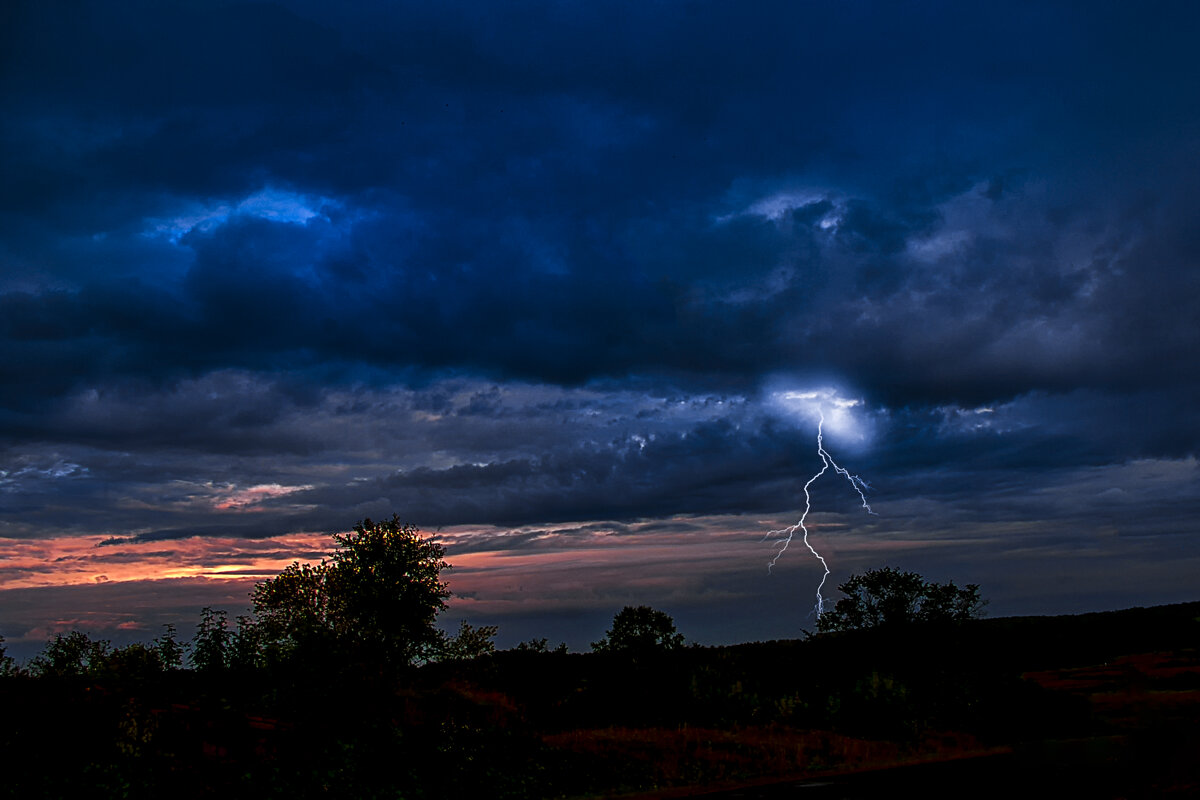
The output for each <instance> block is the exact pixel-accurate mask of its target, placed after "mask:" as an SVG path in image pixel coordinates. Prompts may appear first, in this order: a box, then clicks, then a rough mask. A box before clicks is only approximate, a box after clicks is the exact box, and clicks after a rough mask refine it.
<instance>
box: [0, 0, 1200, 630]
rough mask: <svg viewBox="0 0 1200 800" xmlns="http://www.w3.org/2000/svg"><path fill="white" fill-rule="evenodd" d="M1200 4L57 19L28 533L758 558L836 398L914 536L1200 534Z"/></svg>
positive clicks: (859, 457)
mask: <svg viewBox="0 0 1200 800" xmlns="http://www.w3.org/2000/svg"><path fill="white" fill-rule="evenodd" d="M1196 17H1197V12H1195V11H1193V10H1191V9H1186V8H1180V7H1179V6H1178V4H1165V5H1162V6H1153V7H1144V6H1139V7H1138V8H1137V9H1135V8H1133V7H1132V6H1130V5H1127V4H1106V5H1103V6H1099V7H1098V6H1096V5H1095V4H1081V3H1043V4H1038V5H1037V6H1036V7H1033V6H1029V7H1005V8H1000V7H996V8H989V9H979V8H974V7H971V6H964V5H962V4H954V3H942V2H931V3H923V4H918V5H917V6H905V7H904V8H900V7H893V6H892V5H891V4H885V3H860V4H849V5H847V4H832V5H824V6H822V5H818V4H804V3H800V4H798V3H756V4H753V5H752V6H750V7H745V8H743V7H736V8H735V7H733V6H728V5H726V4H718V3H705V2H679V3H663V4H649V5H644V6H621V5H616V4H591V5H588V6H586V7H585V6H579V5H577V4H555V3H543V2H527V3H526V2H521V3H506V4H503V5H499V6H497V5H493V4H473V3H450V4H436V5H433V6H430V5H429V4H416V3H386V4H385V3H378V4H375V3H359V4H355V5H354V8H353V9H344V8H334V7H332V6H328V5H327V4H321V3H310V2H306V1H305V0H295V1H294V2H283V3H254V2H250V3H233V2H229V3H224V2H223V3H207V2H206V3H199V2H197V3H191V2H186V3H172V4H161V3H148V2H147V3H140V2H138V3H127V4H122V6H121V7H120V8H112V7H111V6H110V5H109V4H100V3H89V2H81V3H71V4H63V3H53V2H51V3H37V4H32V3H29V4H18V5H17V6H16V7H15V8H14V9H13V10H11V11H9V12H7V13H6V17H5V20H4V24H3V25H2V26H0V27H2V28H3V29H4V31H5V33H4V34H3V36H4V40H3V42H2V43H0V44H2V47H0V50H2V51H3V53H4V56H3V61H2V62H0V97H3V98H4V99H3V100H2V101H0V120H2V121H0V145H2V146H0V187H3V188H2V189H0V537H5V539H7V540H11V541H13V542H20V541H27V540H40V539H49V538H54V537H59V536H92V537H99V538H100V539H102V540H111V541H112V542H115V543H118V544H112V545H108V546H109V547H125V546H133V545H134V544H135V543H147V544H148V543H151V542H155V543H158V544H156V545H154V546H156V547H157V546H160V545H162V543H164V542H183V541H187V540H191V539H196V538H198V539H199V540H205V541H207V540H209V539H222V540H223V539H225V538H230V537H232V538H233V539H245V540H251V539H263V538H269V537H276V536H286V535H291V534H297V533H322V532H329V531H333V530H339V529H344V528H346V527H347V526H348V525H349V524H351V523H352V522H354V521H355V520H357V519H361V518H362V517H364V516H375V517H380V516H387V515H389V514H390V513H391V512H392V511H393V510H395V511H397V512H399V513H401V515H402V516H404V517H406V518H407V519H411V520H413V521H415V522H418V523H420V524H422V525H424V526H427V527H430V528H435V527H438V526H464V525H470V526H477V528H478V529H479V530H480V531H491V530H493V526H495V530H507V531H522V530H526V529H528V528H530V526H533V528H535V529H537V530H541V528H540V527H538V526H546V525H551V526H552V525H558V524H568V523H569V524H573V525H586V524H590V523H594V522H597V521H598V522H600V523H603V524H606V525H628V524H636V525H649V524H652V522H653V521H654V520H663V519H677V518H679V517H681V516H684V517H687V516H695V517H696V518H697V519H717V518H720V519H726V520H727V519H731V518H733V517H731V516H729V515H745V516H746V522H747V524H746V526H745V527H747V528H752V529H754V530H752V531H750V532H749V535H751V536H753V535H754V533H755V532H756V531H757V527H756V526H757V525H758V522H759V521H765V520H764V519H763V518H764V516H765V517H769V518H771V519H772V520H775V521H777V522H786V521H787V519H788V517H789V516H790V515H791V514H793V513H794V512H795V510H796V509H797V492H798V487H799V486H800V485H802V483H803V480H804V479H805V478H806V477H807V476H808V475H809V474H811V471H812V467H813V459H814V457H815V452H814V442H813V435H814V433H815V431H814V424H813V420H812V419H811V418H805V417H804V416H803V415H794V414H788V413H787V411H786V409H782V408H781V407H780V406H779V404H778V403H777V402H776V399H777V397H778V396H779V394H780V393H781V392H783V393H786V392H788V391H801V392H803V391H814V390H824V389H829V390H831V391H835V392H837V393H838V396H841V397H845V398H852V399H856V400H858V401H860V405H858V406H856V407H855V409H854V412H855V416H854V419H853V420H852V424H849V425H848V426H847V427H846V428H845V430H844V431H842V432H841V434H840V438H839V434H838V433H836V432H834V431H831V432H830V436H831V439H830V442H831V445H830V446H831V447H838V448H841V449H840V450H838V453H839V454H841V455H843V456H844V458H842V460H843V461H847V462H851V465H852V466H853V467H854V469H855V470H856V471H859V472H861V473H863V474H864V475H866V476H867V477H869V478H870V479H871V480H872V482H873V484H874V485H875V487H876V491H877V492H878V496H877V499H876V501H874V502H876V503H877V510H881V511H882V510H884V509H888V508H891V510H892V513H891V515H890V516H888V517H887V519H889V520H890V522H888V523H887V524H886V525H885V524H884V523H883V522H880V521H878V520H875V519H874V518H872V519H871V520H870V521H868V522H863V523H862V525H864V526H866V528H864V529H869V530H870V531H872V532H874V533H875V534H876V535H877V536H879V537H884V535H885V533H886V529H889V527H888V526H890V529H891V530H905V531H914V530H916V529H917V528H919V527H922V526H924V527H926V528H927V529H928V530H929V531H938V532H939V533H938V534H937V535H938V536H949V535H951V534H953V535H954V536H962V537H966V538H972V537H977V536H982V535H983V534H982V533H979V532H980V531H985V530H989V527H988V526H989V525H993V524H1000V523H1001V522H1004V523H1007V522H1012V523H1013V524H1016V523H1017V522H1018V521H1020V520H1022V519H1023V520H1025V521H1026V522H1028V523H1029V524H1030V526H1031V528H1030V530H1032V531H1035V532H1036V536H1034V534H1033V533H1031V534H1030V536H1034V540H1036V542H1038V543H1045V542H1050V541H1058V539H1056V538H1054V537H1052V536H1051V535H1050V534H1049V533H1048V531H1049V530H1050V529H1051V528H1053V526H1054V525H1055V524H1060V523H1061V526H1062V531H1063V534H1062V535H1063V536H1064V537H1066V539H1064V541H1071V542H1076V543H1079V542H1086V541H1091V539H1089V537H1091V536H1093V535H1097V533H1096V532H1098V531H1118V532H1119V535H1120V536H1136V535H1139V534H1144V535H1149V534H1153V535H1155V536H1163V537H1165V538H1164V539H1163V542H1164V543H1163V544H1162V545H1161V547H1162V548H1164V549H1165V550H1170V549H1171V548H1176V547H1179V548H1184V549H1185V550H1184V551H1180V552H1181V553H1182V552H1185V551H1186V552H1187V553H1190V552H1192V551H1191V550H1190V549H1187V548H1193V547H1194V545H1193V544H1192V542H1193V541H1194V539H1195V529H1194V522H1193V521H1194V519H1195V518H1196V517H1195V511H1196V510H1197V508H1196V507H1197V503H1198V497H1200V493H1198V492H1197V488H1198V483H1197V470H1196V464H1195V455H1196V451H1197V441H1198V437H1200V428H1198V425H1197V422H1196V420H1195V414H1194V408H1195V407H1196V404H1197V401H1198V400H1200V372H1197V371H1196V370H1195V369H1194V368H1192V363H1193V362H1194V360H1195V355H1196V353H1197V352H1200V328H1197V326H1196V325H1195V317H1196V312H1197V309H1198V308H1200V270H1198V266H1200V238H1198V237H1197V234H1196V231H1195V225H1194V221H1195V219H1197V217H1200V206H1198V203H1200V201H1198V200H1197V198H1198V197H1200V192H1197V191H1196V189H1197V175H1198V174H1200V173H1198V167H1200V158H1198V156H1200V152H1198V149H1200V146H1198V145H1197V143H1198V142H1200V136H1198V135H1197V132H1198V127H1200V125H1198V123H1200V108H1198V107H1197V106H1196V104H1195V103H1194V102H1193V101H1192V100H1191V97H1192V95H1193V94H1194V93H1193V92H1190V91H1188V87H1191V86H1193V85H1195V84H1196V82H1197V79H1200V75H1197V72H1198V71H1200V66H1198V65H1197V62H1196V60H1195V59H1194V58H1192V57H1191V56H1190V53H1191V50H1192V46H1191V43H1192V40H1193V38H1194V34H1195V32H1196V30H1197V24H1196V23H1197V21H1198V20H1197V19H1196ZM851 499H852V498H851ZM822 502H826V503H828V504H829V506H828V508H829V512H830V513H842V512H845V511H849V510H850V506H852V505H853V504H852V503H850V504H849V505H847V503H848V501H847V499H846V498H843V497H840V496H839V495H838V494H837V492H836V491H833V490H832V489H831V490H830V492H829V495H828V496H827V497H826V498H825V499H823V501H822ZM914 504H915V505H914ZM921 504H925V505H923V506H922V505H921ZM917 507H922V508H925V509H926V513H925V515H924V516H921V515H916V512H913V511H911V509H913V508H917ZM902 509H904V510H902ZM752 515H753V516H752ZM918 520H921V521H920V522H918ZM856 524H857V523H856ZM880 526H883V527H880ZM488 535H489V536H490V535H491V534H488ZM540 535H541V534H539V536H540ZM547 535H548V536H551V538H553V536H554V534H547ZM645 535H647V536H648V535H650V534H645ZM1011 535H1012V534H1005V537H1010V536H1011ZM1047 536H1051V538H1049V539H1046V538H1040V537H1047ZM532 538H534V539H536V538H537V537H532ZM924 538H925V539H927V540H932V539H933V538H936V537H934V535H933V534H930V535H928V536H926V537H924ZM528 540H529V537H526V538H522V537H521V536H520V535H517V536H515V537H514V538H513V540H512V542H510V543H509V545H506V546H513V547H532V545H531V544H529V543H528ZM989 541H993V542H994V541H1009V539H1008V538H1004V539H989ZM1031 541H1033V540H1031ZM1105 541H1109V540H1105ZM1147 541H1148V540H1147ZM1182 542H1187V544H1186V545H1185V544H1181V543H1182ZM1035 546H1036V547H1040V546H1042V544H1037V545H1035ZM1045 546H1050V545H1045ZM1055 546H1057V545H1055ZM1064 546H1065V545H1064ZM1080 546H1082V545H1080ZM1095 547H1097V548H1099V549H1100V550H1102V551H1104V550H1105V548H1106V547H1110V544H1095ZM1122 547H1124V545H1122ZM101 549H103V548H101ZM984 549H986V548H984ZM1119 549H1120V548H1118V550H1119ZM633 552H634V551H632V550H631V554H632V553H633ZM1105 552H1110V553H1115V552H1117V550H1107V551H1105ZM1120 552H1122V553H1125V551H1124V550H1120ZM631 557H632V555H631ZM881 557H886V556H881ZM1123 557H1124V556H1123ZM1188 557H1190V556H1188ZM931 558H932V556H931ZM1146 558H1147V559H1149V561H1150V562H1154V563H1158V561H1159V559H1158V556H1157V555H1154V556H1153V557H1151V556H1150V555H1147V556H1146ZM930 563H933V562H932V561H931V562H930ZM916 566H918V567H919V566H920V564H919V563H918V564H916ZM989 569H991V568H990V567H989V566H988V565H987V564H986V563H983V562H981V563H978V564H975V565H973V566H971V567H970V568H969V574H963V575H962V579H967V578H970V579H973V580H977V581H979V582H981V583H985V584H986V583H987V579H988V578H989V577H992V575H991V574H990V573H989ZM597 580H599V578H597ZM996 580H997V582H998V583H1003V580H1002V579H1000V578H999V576H996ZM1097 580H1099V578H1098V579H1097ZM1013 591H1014V592H1015V591H1016V590H1013ZM1022 591H1025V589H1022ZM1014 597H1015V595H1014ZM1120 597H1121V598H1123V599H1122V600H1118V599H1116V595H1114V596H1113V598H1111V602H1114V603H1116V602H1124V600H1126V599H1129V598H1134V599H1136V598H1137V593H1136V591H1134V590H1128V591H1125V590H1123V594H1121V595H1120ZM563 602H564V603H568V604H569V602H568V600H565V599H564V600H563ZM1014 602H1015V600H1014ZM1095 602H1101V601H1095ZM1065 605H1070V603H1065V604H1064V603H1060V606H1063V607H1065ZM1014 607H1015V605H1014ZM3 622H4V620H2V619H0V624H2V623H3ZM714 624H715V623H714ZM714 629H715V628H714Z"/></svg>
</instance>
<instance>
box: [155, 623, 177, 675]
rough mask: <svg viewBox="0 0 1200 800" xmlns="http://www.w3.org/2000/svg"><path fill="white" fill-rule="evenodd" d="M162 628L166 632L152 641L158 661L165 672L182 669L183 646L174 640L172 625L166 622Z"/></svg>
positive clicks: (174, 634)
mask: <svg viewBox="0 0 1200 800" xmlns="http://www.w3.org/2000/svg"><path fill="white" fill-rule="evenodd" d="M163 627H165V628H166V631H164V632H163V635H162V636H159V637H158V638H157V639H155V640H154V649H155V651H156V652H157V653H158V660H159V662H160V663H161V664H162V668H163V669H165V670H175V669H180V668H182V667H183V653H184V648H183V645H181V644H180V643H179V640H178V639H177V638H176V636H177V634H176V632H175V626H174V625H172V624H171V623H169V622H168V623H166V624H165V625H164V626H163Z"/></svg>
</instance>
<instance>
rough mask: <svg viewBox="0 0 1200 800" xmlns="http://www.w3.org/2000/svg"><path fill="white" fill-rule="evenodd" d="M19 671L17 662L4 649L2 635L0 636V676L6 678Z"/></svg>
mask: <svg viewBox="0 0 1200 800" xmlns="http://www.w3.org/2000/svg"><path fill="white" fill-rule="evenodd" d="M19 672H20V670H19V669H18V668H17V662H16V661H14V660H13V657H12V656H10V655H9V654H8V653H7V652H5V650H4V637H3V636H0V678H7V677H9V676H12V675H16V674H18V673H19Z"/></svg>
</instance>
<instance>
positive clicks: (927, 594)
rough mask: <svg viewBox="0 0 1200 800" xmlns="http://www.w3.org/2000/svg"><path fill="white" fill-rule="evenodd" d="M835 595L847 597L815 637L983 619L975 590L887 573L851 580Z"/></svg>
mask: <svg viewBox="0 0 1200 800" xmlns="http://www.w3.org/2000/svg"><path fill="white" fill-rule="evenodd" d="M838 589H839V590H840V591H841V592H842V593H843V594H844V595H846V596H845V597H843V598H842V599H840V600H838V601H837V604H836V605H835V606H834V609H833V611H830V612H828V613H825V614H822V615H821V616H820V618H818V620H817V629H818V630H820V631H823V632H824V631H845V630H854V629H857V628H873V627H877V626H880V625H888V626H892V625H904V624H910V623H914V622H959V621H962V620H967V619H973V618H976V617H979V616H982V612H983V607H984V605H986V602H987V601H985V600H983V599H981V598H980V596H979V586H978V584H974V583H968V584H967V585H966V586H963V587H959V586H956V585H955V584H954V581H950V582H948V583H935V582H933V581H927V580H925V579H924V578H922V577H921V576H920V575H918V574H917V573H915V572H901V571H900V570H897V569H893V568H892V567H883V568H882V569H872V570H867V571H866V572H864V573H863V574H862V575H851V576H850V578H849V579H848V580H847V581H846V582H845V583H843V584H842V585H841V586H839V587H838Z"/></svg>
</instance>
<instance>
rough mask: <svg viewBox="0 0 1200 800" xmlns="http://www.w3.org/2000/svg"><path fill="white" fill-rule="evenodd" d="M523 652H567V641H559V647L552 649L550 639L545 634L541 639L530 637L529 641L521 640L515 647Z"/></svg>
mask: <svg viewBox="0 0 1200 800" xmlns="http://www.w3.org/2000/svg"><path fill="white" fill-rule="evenodd" d="M513 650H516V651H518V652H522V653H565V652H567V643H566V642H559V643H558V647H555V648H554V649H553V650H551V649H550V640H549V639H547V638H546V637H545V636H543V637H542V638H541V639H530V640H529V641H527V642H521V643H519V644H518V645H517V646H516V647H514V648H513Z"/></svg>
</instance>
